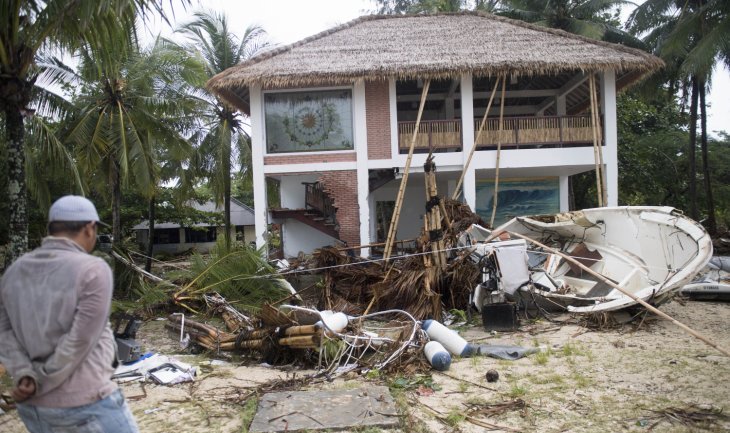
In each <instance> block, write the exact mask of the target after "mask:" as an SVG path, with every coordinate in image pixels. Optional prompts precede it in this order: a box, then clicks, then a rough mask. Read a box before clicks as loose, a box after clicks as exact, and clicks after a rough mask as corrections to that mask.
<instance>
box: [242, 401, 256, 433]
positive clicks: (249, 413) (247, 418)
mask: <svg viewBox="0 0 730 433" xmlns="http://www.w3.org/2000/svg"><path fill="white" fill-rule="evenodd" d="M258 404H259V399H258V398H257V397H256V396H252V397H250V398H249V399H248V400H246V404H244V405H243V409H241V423H242V424H243V430H241V433H248V431H249V430H248V429H249V426H250V425H251V421H253V418H254V416H256V410H257V409H258Z"/></svg>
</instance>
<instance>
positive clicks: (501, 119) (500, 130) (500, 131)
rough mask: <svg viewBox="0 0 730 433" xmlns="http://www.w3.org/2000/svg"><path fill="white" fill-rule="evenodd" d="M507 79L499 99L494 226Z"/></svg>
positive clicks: (492, 219) (493, 208) (491, 222)
mask: <svg viewBox="0 0 730 433" xmlns="http://www.w3.org/2000/svg"><path fill="white" fill-rule="evenodd" d="M506 81H507V80H506V79H505V78H503V79H502V95H501V96H500V101H499V132H498V133H497V163H496V165H495V172H494V200H493V201H492V218H491V219H490V220H489V226H490V227H494V217H495V215H497V196H498V194H499V158H500V156H501V154H502V129H504V125H503V122H504V118H503V116H504V86H505V82H506Z"/></svg>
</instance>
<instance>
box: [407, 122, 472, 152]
mask: <svg viewBox="0 0 730 433" xmlns="http://www.w3.org/2000/svg"><path fill="white" fill-rule="evenodd" d="M415 129H416V122H398V141H399V146H400V149H401V152H403V150H405V151H406V153H407V152H408V149H409V146H410V145H411V139H412V137H413V131H414V130H415ZM459 148H461V120H428V121H421V124H420V125H419V126H418V136H417V137H416V144H415V146H414V149H416V150H419V151H424V150H425V151H428V150H431V149H434V150H448V149H459Z"/></svg>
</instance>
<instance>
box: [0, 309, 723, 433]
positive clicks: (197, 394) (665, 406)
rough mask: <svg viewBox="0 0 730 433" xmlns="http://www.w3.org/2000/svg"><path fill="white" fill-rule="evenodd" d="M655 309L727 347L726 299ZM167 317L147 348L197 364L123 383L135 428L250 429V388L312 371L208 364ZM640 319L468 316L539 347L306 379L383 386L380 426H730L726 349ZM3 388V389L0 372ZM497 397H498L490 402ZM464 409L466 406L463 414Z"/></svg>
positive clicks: (15, 425)
mask: <svg viewBox="0 0 730 433" xmlns="http://www.w3.org/2000/svg"><path fill="white" fill-rule="evenodd" d="M661 309H662V310H663V311H664V312H666V313H667V314H669V315H671V316H673V317H674V318H675V319H677V320H679V321H681V322H683V323H685V324H687V325H689V326H690V327H692V328H694V329H695V330H696V331H698V332H700V333H702V334H704V335H706V336H708V337H709V338H711V339H712V340H714V341H715V342H716V343H718V344H719V345H720V346H721V347H724V348H726V349H728V348H730V304H729V303H713V302H692V301H686V302H678V301H677V300H675V301H672V302H671V303H669V304H665V305H664V306H662V307H661ZM163 324H164V322H161V321H151V322H147V323H145V324H144V325H143V327H142V328H141V330H140V332H139V334H138V340H140V342H141V343H142V344H143V345H144V347H145V348H146V349H148V350H155V351H157V352H160V353H164V354H174V355H175V356H176V357H178V358H179V359H180V360H181V361H184V362H188V363H192V364H195V365H199V366H200V370H201V371H200V373H199V377H198V379H197V381H196V382H194V383H192V384H180V385H175V386H170V387H168V386H160V385H154V384H151V383H146V384H141V383H131V384H123V385H122V389H123V391H124V393H125V395H126V396H127V398H128V399H129V400H130V401H129V404H130V406H131V408H132V411H133V413H134V415H135V417H136V419H137V421H138V423H139V426H140V431H142V432H150V433H152V432H154V433H157V432H192V433H197V432H201V433H202V432H236V433H238V432H246V431H248V424H249V423H250V420H251V419H252V417H253V415H254V413H255V410H256V407H255V405H256V389H257V387H259V386H260V385H262V384H267V383H269V384H270V383H272V382H271V381H276V380H280V381H279V385H280V386H284V385H287V384H288V385H292V386H294V387H296V386H297V385H298V384H300V381H299V379H300V378H302V377H303V376H304V375H306V374H309V373H312V371H311V370H310V371H303V370H301V369H295V368H291V367H290V368H285V369H279V368H269V367H264V366H261V365H259V364H257V363H254V362H247V363H246V364H245V365H239V363H238V362H235V363H227V364H224V365H215V364H217V363H213V365H211V363H210V360H211V359H212V358H210V357H208V356H206V355H189V354H184V353H183V352H181V351H180V350H179V349H178V346H177V343H176V341H174V340H173V339H171V338H169V337H168V336H167V333H166V332H165V331H164V329H163ZM636 327H637V323H634V324H632V325H625V326H622V327H620V328H618V329H611V330H601V331H597V330H591V329H588V328H585V327H583V326H581V325H580V324H577V323H572V324H562V325H558V324H555V323H551V322H549V321H546V320H541V321H539V322H537V323H530V324H525V323H523V326H522V327H521V329H520V331H519V332H514V333H498V334H489V333H486V332H484V331H483V330H481V329H480V327H479V326H478V325H476V324H475V325H474V326H470V327H467V328H463V329H461V330H460V332H461V334H462V335H463V336H464V337H465V338H466V339H467V340H469V341H471V342H475V343H479V344H518V345H523V346H530V347H532V346H539V347H542V348H543V349H544V350H543V351H542V353H540V354H533V355H530V356H529V357H527V358H523V359H520V360H517V361H501V360H495V359H492V358H469V359H466V358H464V359H457V360H455V361H454V362H453V363H452V366H451V369H450V370H449V371H448V372H446V374H442V373H437V372H433V373H432V375H431V377H430V378H428V377H422V376H418V377H404V378H392V377H391V378H382V377H377V376H376V375H372V374H370V375H367V376H347V377H343V378H338V379H336V380H334V381H333V382H331V383H330V382H326V381H324V382H320V383H316V384H310V385H308V386H305V387H304V388H303V389H321V388H323V387H327V388H358V387H362V388H367V387H368V386H370V383H372V382H378V383H385V384H387V385H390V386H391V389H392V393H393V395H394V397H395V400H396V404H397V406H398V411H399V413H400V414H401V427H400V428H398V429H394V430H387V431H393V432H404V433H405V432H419V433H425V432H434V433H436V432H464V433H471V432H483V431H524V432H602V431H627V432H649V431H651V432H696V431H714V432H721V431H723V432H724V431H730V419H728V418H726V417H723V415H713V413H716V412H719V411H722V414H730V385H728V384H730V358H726V357H725V356H723V355H722V354H720V353H719V352H717V351H716V350H714V349H713V348H711V347H709V346H707V345H706V344H704V343H702V342H701V341H699V340H697V339H696V338H694V337H692V336H690V335H688V334H686V333H685V332H683V331H682V330H681V329H679V328H678V327H677V326H675V325H673V324H672V323H670V322H668V321H665V320H662V319H659V318H648V319H647V320H645V321H644V322H643V323H642V324H641V326H640V327H639V329H638V330H637V329H636ZM491 369H494V370H496V371H497V372H498V373H499V380H498V381H497V382H495V383H488V382H487V381H486V380H485V374H486V372H487V371H488V370H491ZM282 380H288V381H289V382H288V383H282V382H281V381H282ZM0 387H1V388H2V389H0V390H1V391H2V392H4V393H7V392H8V380H7V377H5V378H4V379H3V380H2V385H0ZM434 389H435V390H434ZM498 403H503V405H502V406H495V404H498ZM469 408H471V410H472V411H474V412H472V415H471V416H469V417H467V416H466V415H467V410H468V409H469ZM693 408H695V409H693ZM697 408H700V409H697ZM692 410H704V411H705V413H710V415H706V416H702V415H700V414H697V413H694V414H693V412H692ZM713 411H716V412H713ZM690 418H694V419H696V421H694V422H693V421H689V419H690ZM703 418H705V419H704V421H703V420H702V419H703ZM477 424H481V425H477ZM490 425H491V426H492V427H489V426H490ZM0 431H3V432H7V433H15V432H24V431H25V429H24V428H23V426H22V424H21V423H20V421H19V419H18V418H17V414H16V413H15V412H14V411H11V412H9V413H6V414H4V415H0ZM347 431H353V432H368V433H375V432H379V431H386V430H381V429H379V428H373V427H369V428H361V429H357V428H354V429H350V430H347Z"/></svg>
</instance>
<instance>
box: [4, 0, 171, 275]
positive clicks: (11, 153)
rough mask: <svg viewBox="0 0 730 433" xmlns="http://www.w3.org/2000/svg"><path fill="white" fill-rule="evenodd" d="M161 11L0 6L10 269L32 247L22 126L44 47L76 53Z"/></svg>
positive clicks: (53, 4) (19, 0) (106, 4)
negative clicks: (142, 18)
mask: <svg viewBox="0 0 730 433" xmlns="http://www.w3.org/2000/svg"><path fill="white" fill-rule="evenodd" d="M150 10H155V11H156V12H158V13H160V15H161V16H163V17H164V11H163V10H162V5H161V4H159V3H158V2H153V1H150V0H109V1H101V2H100V1H95V0H0V112H2V116H3V120H4V125H5V139H6V141H7V155H8V200H9V202H10V203H11V205H10V218H9V225H10V233H11V234H10V243H9V246H8V249H7V251H6V263H10V262H11V261H13V260H15V258H17V257H18V256H20V255H21V254H22V253H23V252H24V251H25V250H26V249H27V247H28V215H27V184H26V172H25V166H26V160H25V130H24V123H25V122H24V120H25V119H27V118H28V117H29V116H30V115H31V114H32V113H33V108H32V107H31V99H32V92H33V88H34V85H35V82H36V80H37V79H38V75H39V72H40V70H39V68H38V67H37V62H36V60H37V55H38V53H39V52H40V50H41V49H42V48H44V47H53V48H55V49H58V50H73V49H75V48H77V47H78V46H79V45H80V44H82V43H84V42H85V43H95V42H96V41H97V40H98V38H99V37H100V36H101V35H106V34H112V33H115V32H121V31H123V29H125V28H130V27H129V26H131V25H133V23H134V21H135V17H136V16H137V14H139V13H141V14H142V15H144V14H145V13H147V12H150Z"/></svg>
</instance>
